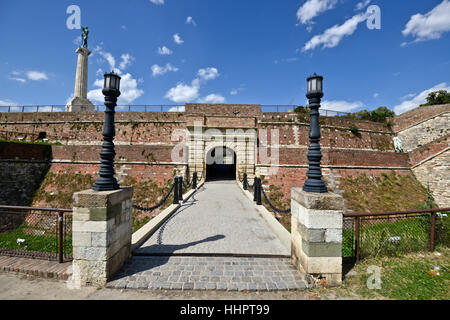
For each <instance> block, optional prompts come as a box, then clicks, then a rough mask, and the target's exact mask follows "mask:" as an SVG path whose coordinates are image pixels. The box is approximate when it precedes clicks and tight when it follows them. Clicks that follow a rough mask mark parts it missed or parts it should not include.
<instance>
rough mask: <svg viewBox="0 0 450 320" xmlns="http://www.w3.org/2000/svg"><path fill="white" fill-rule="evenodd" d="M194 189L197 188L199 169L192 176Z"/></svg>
mask: <svg viewBox="0 0 450 320" xmlns="http://www.w3.org/2000/svg"><path fill="white" fill-rule="evenodd" d="M192 189H197V171H195V172H194V174H193V176H192Z"/></svg>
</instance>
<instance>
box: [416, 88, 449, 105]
mask: <svg viewBox="0 0 450 320" xmlns="http://www.w3.org/2000/svg"><path fill="white" fill-rule="evenodd" d="M447 103H450V93H449V92H447V90H439V91H434V92H430V94H428V97H427V103H424V104H421V105H420V106H434V105H437V104H447Z"/></svg>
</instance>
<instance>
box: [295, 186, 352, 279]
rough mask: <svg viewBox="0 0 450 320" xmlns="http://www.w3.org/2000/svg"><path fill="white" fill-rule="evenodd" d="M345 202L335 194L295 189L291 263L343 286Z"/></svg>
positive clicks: (310, 273)
mask: <svg viewBox="0 0 450 320" xmlns="http://www.w3.org/2000/svg"><path fill="white" fill-rule="evenodd" d="M343 213H344V200H343V198H342V196H340V195H337V194H334V193H308V192H305V191H303V190H302V189H300V188H293V189H292V190H291V214H292V215H291V260H292V263H293V264H294V266H296V267H297V268H298V269H299V270H300V271H301V272H303V273H305V274H306V275H308V276H312V277H314V278H325V279H326V281H327V283H328V285H330V286H336V285H340V284H341V283H342V219H343Z"/></svg>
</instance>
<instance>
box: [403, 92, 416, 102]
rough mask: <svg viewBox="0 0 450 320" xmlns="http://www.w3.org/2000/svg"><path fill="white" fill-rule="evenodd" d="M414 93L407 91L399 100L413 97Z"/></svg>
mask: <svg viewBox="0 0 450 320" xmlns="http://www.w3.org/2000/svg"><path fill="white" fill-rule="evenodd" d="M415 95H416V94H415V93H408V94H407V95H404V96H403V97H401V98H400V100H402V101H403V100H406V99H409V98H412V97H414V96H415Z"/></svg>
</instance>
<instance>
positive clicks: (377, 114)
mask: <svg viewBox="0 0 450 320" xmlns="http://www.w3.org/2000/svg"><path fill="white" fill-rule="evenodd" d="M355 116H356V117H357V118H358V119H361V120H369V121H376V122H386V119H387V118H391V117H394V116H395V112H394V111H392V110H389V109H388V108H386V107H379V108H378V109H375V110H372V111H367V110H361V111H358V112H357V113H355Z"/></svg>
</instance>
